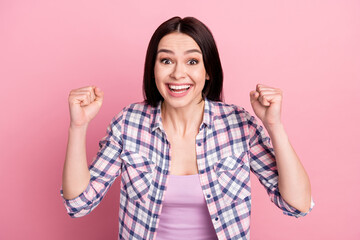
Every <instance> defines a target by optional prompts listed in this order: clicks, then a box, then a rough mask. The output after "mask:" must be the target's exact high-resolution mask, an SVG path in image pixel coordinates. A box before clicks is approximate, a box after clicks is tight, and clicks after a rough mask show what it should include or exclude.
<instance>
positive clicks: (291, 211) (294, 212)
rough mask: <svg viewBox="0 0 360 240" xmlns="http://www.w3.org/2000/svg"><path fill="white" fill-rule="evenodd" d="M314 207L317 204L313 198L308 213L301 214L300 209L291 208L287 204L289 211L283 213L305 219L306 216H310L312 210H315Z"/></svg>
mask: <svg viewBox="0 0 360 240" xmlns="http://www.w3.org/2000/svg"><path fill="white" fill-rule="evenodd" d="M284 202H285V200H284ZM285 203H286V202H285ZM314 206H315V202H314V201H313V198H312V196H311V204H310V209H309V210H308V211H307V212H301V211H299V210H298V209H296V208H294V207H293V206H291V205H290V204H288V203H286V209H287V210H285V211H283V213H284V214H285V215H288V216H292V217H296V218H299V217H304V216H306V215H308V214H309V213H310V212H311V210H312V209H313V208H314Z"/></svg>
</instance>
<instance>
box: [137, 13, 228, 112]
mask: <svg viewBox="0 0 360 240" xmlns="http://www.w3.org/2000/svg"><path fill="white" fill-rule="evenodd" d="M173 32H180V33H184V34H186V35H188V36H190V37H191V38H192V39H194V40H195V42H196V43H197V44H198V45H199V47H200V49H201V52H202V55H203V61H204V66H205V70H206V73H207V74H208V76H209V80H207V81H205V86H204V89H203V91H202V95H203V98H204V97H206V98H208V99H209V100H212V101H222V100H223V93H222V88H223V71H222V67H221V62H220V57H219V53H218V50H217V47H216V43H215V40H214V37H213V35H212V34H211V32H210V30H209V29H208V28H207V27H206V26H205V24H203V23H202V22H200V21H199V20H197V19H196V18H194V17H186V18H183V19H182V18H180V17H173V18H171V19H169V20H167V21H165V22H164V23H162V24H161V25H160V26H159V27H158V28H157V29H156V31H155V32H154V34H153V35H152V37H151V39H150V42H149V45H148V48H147V52H146V57H145V67H144V79H143V95H144V100H145V102H146V103H147V104H149V105H151V106H153V107H155V106H157V104H158V103H159V101H162V100H163V97H162V96H161V94H160V93H159V91H158V89H157V87H156V83H155V77H154V67H155V61H156V56H157V50H158V45H159V42H160V40H161V39H162V38H163V37H164V36H165V35H167V34H170V33H173Z"/></svg>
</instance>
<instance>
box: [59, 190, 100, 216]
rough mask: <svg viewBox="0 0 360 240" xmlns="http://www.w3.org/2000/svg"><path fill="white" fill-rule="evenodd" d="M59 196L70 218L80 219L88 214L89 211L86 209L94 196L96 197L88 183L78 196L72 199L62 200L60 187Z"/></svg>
mask: <svg viewBox="0 0 360 240" xmlns="http://www.w3.org/2000/svg"><path fill="white" fill-rule="evenodd" d="M60 194H61V197H62V199H63V203H64V205H65V208H66V211H67V213H68V214H69V215H70V216H71V217H81V216H84V215H86V214H88V213H90V211H91V209H88V208H89V206H91V204H92V200H93V199H94V196H96V192H95V191H94V189H93V188H92V187H91V185H90V183H89V184H88V186H87V187H86V189H85V190H84V191H83V192H82V193H81V194H80V195H79V196H77V197H75V198H73V199H65V198H64V195H63V189H62V187H61V189H60Z"/></svg>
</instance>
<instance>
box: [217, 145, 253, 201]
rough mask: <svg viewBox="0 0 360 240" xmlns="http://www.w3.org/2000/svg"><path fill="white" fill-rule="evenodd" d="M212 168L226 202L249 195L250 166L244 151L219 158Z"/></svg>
mask: <svg viewBox="0 0 360 240" xmlns="http://www.w3.org/2000/svg"><path fill="white" fill-rule="evenodd" d="M214 170H215V173H216V176H217V180H218V183H219V185H220V188H221V191H222V195H223V198H224V200H225V201H226V202H227V203H232V202H236V201H239V200H243V199H244V198H246V197H248V196H250V194H251V190H250V168H249V164H248V158H247V154H246V152H243V153H242V154H241V155H240V156H235V155H231V156H228V157H225V158H223V159H221V160H220V161H219V162H218V163H216V164H215V166H214Z"/></svg>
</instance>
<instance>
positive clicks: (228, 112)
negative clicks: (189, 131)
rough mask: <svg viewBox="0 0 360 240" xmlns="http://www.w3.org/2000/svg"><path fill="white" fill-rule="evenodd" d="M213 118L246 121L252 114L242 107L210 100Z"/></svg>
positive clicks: (250, 118)
mask: <svg viewBox="0 0 360 240" xmlns="http://www.w3.org/2000/svg"><path fill="white" fill-rule="evenodd" d="M210 104H211V105H212V112H213V117H214V120H223V121H236V122H239V121H240V122H248V121H250V120H252V119H253V116H252V115H251V114H250V113H249V112H248V111H247V110H246V109H245V108H243V107H241V106H238V105H235V104H228V103H224V102H214V101H210Z"/></svg>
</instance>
